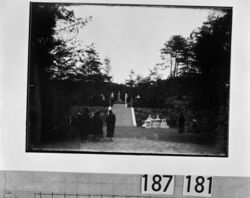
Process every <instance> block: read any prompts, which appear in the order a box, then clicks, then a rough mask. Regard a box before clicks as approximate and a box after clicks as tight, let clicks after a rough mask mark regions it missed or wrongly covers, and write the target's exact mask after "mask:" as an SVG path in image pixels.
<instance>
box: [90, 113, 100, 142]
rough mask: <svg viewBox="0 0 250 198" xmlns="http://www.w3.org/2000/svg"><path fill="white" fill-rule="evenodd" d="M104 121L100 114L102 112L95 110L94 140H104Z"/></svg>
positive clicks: (93, 123) (93, 121) (93, 119)
mask: <svg viewBox="0 0 250 198" xmlns="http://www.w3.org/2000/svg"><path fill="white" fill-rule="evenodd" d="M102 127H103V121H102V118H101V116H100V112H98V111H97V112H95V114H94V116H93V118H92V129H93V136H94V141H99V140H102V136H103V130H102Z"/></svg>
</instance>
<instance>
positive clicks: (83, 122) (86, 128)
mask: <svg viewBox="0 0 250 198" xmlns="http://www.w3.org/2000/svg"><path fill="white" fill-rule="evenodd" d="M79 124H80V128H81V131H80V136H81V142H86V141H88V139H89V134H90V130H91V119H90V116H89V110H88V108H86V109H84V112H83V114H82V115H81V117H80V119H79Z"/></svg>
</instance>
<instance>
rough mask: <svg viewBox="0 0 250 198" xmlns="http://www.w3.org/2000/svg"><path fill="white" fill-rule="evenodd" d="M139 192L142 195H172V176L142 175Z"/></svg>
mask: <svg viewBox="0 0 250 198" xmlns="http://www.w3.org/2000/svg"><path fill="white" fill-rule="evenodd" d="M141 179H142V182H141V192H142V193H143V194H167V195H172V194H173V193H174V176H173V175H157V174H156V175H148V174H145V175H142V178H141Z"/></svg>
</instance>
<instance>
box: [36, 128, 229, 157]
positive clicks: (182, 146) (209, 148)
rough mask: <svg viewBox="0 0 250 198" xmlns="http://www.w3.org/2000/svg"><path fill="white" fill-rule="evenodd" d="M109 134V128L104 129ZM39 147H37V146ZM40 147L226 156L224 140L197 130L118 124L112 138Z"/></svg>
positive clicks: (50, 144)
mask: <svg viewBox="0 0 250 198" xmlns="http://www.w3.org/2000/svg"><path fill="white" fill-rule="evenodd" d="M104 136H106V129H104ZM37 149H38V148H37ZM38 150H44V151H72V152H83V151H87V152H112V153H116V152H117V153H134V154H136V153H148V154H157V153H158V154H173V155H175V154H184V155H185V154H189V155H212V156H214V155H216V156H223V155H224V152H223V140H222V139H216V140H214V139H212V138H208V137H204V136H201V135H198V134H191V133H183V134H180V133H178V132H177V130H176V129H143V128H140V127H116V130H115V137H114V140H113V141H110V140H109V139H107V138H104V140H103V141H100V142H93V141H89V142H84V143H81V142H80V140H79V138H74V139H70V140H64V141H57V142H50V143H46V144H43V145H42V146H41V148H39V149H38Z"/></svg>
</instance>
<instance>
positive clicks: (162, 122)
mask: <svg viewBox="0 0 250 198" xmlns="http://www.w3.org/2000/svg"><path fill="white" fill-rule="evenodd" d="M160 127H161V128H162V129H169V126H168V123H167V121H166V119H162V121H161V123H160Z"/></svg>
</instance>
